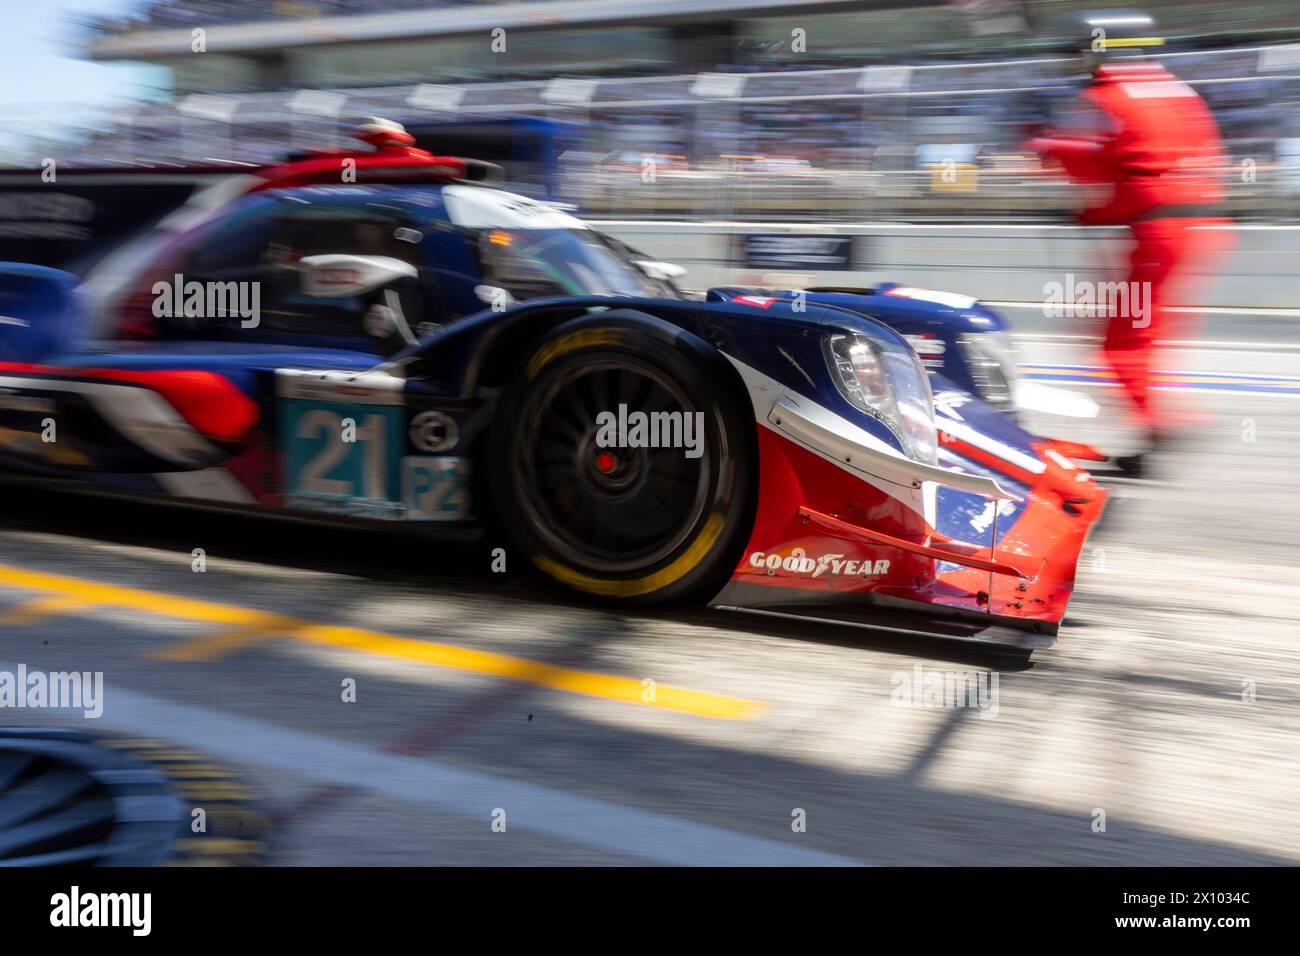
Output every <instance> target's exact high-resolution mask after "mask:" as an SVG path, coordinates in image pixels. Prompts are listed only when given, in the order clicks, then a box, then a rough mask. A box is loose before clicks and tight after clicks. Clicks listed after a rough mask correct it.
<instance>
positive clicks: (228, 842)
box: [173, 837, 266, 856]
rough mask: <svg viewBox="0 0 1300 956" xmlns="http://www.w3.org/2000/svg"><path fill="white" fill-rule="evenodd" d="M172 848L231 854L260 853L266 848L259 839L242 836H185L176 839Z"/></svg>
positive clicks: (195, 851)
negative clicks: (181, 838) (182, 838)
mask: <svg viewBox="0 0 1300 956" xmlns="http://www.w3.org/2000/svg"><path fill="white" fill-rule="evenodd" d="M173 848H174V849H177V850H181V851H183V852H187V853H198V854H214V853H229V854H231V855H232V856H238V855H243V854H248V853H261V852H262V851H263V850H265V849H266V847H265V846H264V845H263V844H262V843H261V842H260V841H258V840H249V839H246V838H244V837H187V838H186V839H184V840H177V841H176V842H175V843H174V844H173Z"/></svg>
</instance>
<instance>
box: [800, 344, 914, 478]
mask: <svg viewBox="0 0 1300 956" xmlns="http://www.w3.org/2000/svg"><path fill="white" fill-rule="evenodd" d="M824 344H825V350H826V363H827V365H829V366H830V370H831V377H832V378H834V379H835V385H836V387H837V388H839V390H840V394H841V395H843V396H844V397H845V399H847V400H848V402H849V404H851V405H852V406H853V407H855V408H857V409H860V410H861V411H864V412H866V413H867V414H868V415H870V416H871V417H872V418H875V419H876V420H877V421H879V422H882V423H883V424H884V425H885V426H886V427H888V428H889V430H890V431H891V432H892V433H893V434H894V436H895V437H896V438H897V439H898V440H899V442H900V443H901V444H902V446H903V449H904V451H905V452H906V453H907V456H908V457H909V458H911V459H912V460H913V461H921V462H925V463H926V464H930V465H933V464H935V462H936V461H937V460H938V448H937V441H936V436H935V427H934V397H933V396H932V395H931V394H930V377H929V376H928V375H927V374H926V372H925V369H924V368H923V367H922V366H921V361H920V359H918V358H917V357H916V353H915V352H914V351H912V349H911V348H909V347H908V346H906V345H903V344H902V343H893V342H881V341H877V340H876V339H872V338H868V337H866V336H863V335H852V334H848V333H834V334H831V335H828V336H826V338H825V340H824Z"/></svg>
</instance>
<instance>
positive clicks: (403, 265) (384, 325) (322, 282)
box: [298, 253, 420, 358]
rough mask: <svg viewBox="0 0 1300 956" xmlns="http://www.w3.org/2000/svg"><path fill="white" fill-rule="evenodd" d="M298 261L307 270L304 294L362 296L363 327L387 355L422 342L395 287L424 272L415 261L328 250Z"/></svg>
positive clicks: (334, 297)
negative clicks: (413, 329)
mask: <svg viewBox="0 0 1300 956" xmlns="http://www.w3.org/2000/svg"><path fill="white" fill-rule="evenodd" d="M298 264H299V265H300V266H301V267H302V269H303V273H302V291H303V294H305V295H309V296H314V297H316V298H321V299H342V298H351V297H353V296H356V297H359V298H361V300H362V301H363V302H364V303H365V311H364V314H363V316H362V320H361V325H362V328H363V329H364V330H365V333H366V335H367V336H369V337H370V339H371V340H372V341H373V342H374V343H375V347H376V348H377V349H378V351H379V352H380V354H382V355H383V356H384V357H385V358H388V357H389V356H391V355H395V354H396V353H398V352H400V351H402V349H404V348H406V347H407V346H410V345H414V344H415V343H416V342H417V341H418V340H417V338H416V336H415V333H414V332H412V331H411V325H410V323H409V322H408V321H407V318H406V315H405V314H404V313H403V311H402V300H401V296H399V295H398V293H397V290H396V289H395V288H394V286H395V285H396V284H397V283H398V282H401V281H402V280H403V279H414V278H418V277H419V274H420V271H419V270H418V269H417V268H416V267H415V266H413V265H411V263H409V262H403V261H402V260H401V259H394V258H393V257H391V256H360V255H352V254H349V253H327V254H323V255H315V256H303V257H302V258H301V259H300V260H298Z"/></svg>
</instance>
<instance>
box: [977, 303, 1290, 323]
mask: <svg viewBox="0 0 1300 956" xmlns="http://www.w3.org/2000/svg"><path fill="white" fill-rule="evenodd" d="M980 302H981V303H982V304H983V305H992V306H996V307H997V308H999V309H1039V310H1043V309H1047V308H1051V306H1044V304H1043V303H1042V302H1011V301H1008V300H1005V299H980ZM1168 311H1170V312H1184V313H1187V314H1189V315H1268V316H1282V317H1283V318H1287V319H1300V309H1270V308H1264V307H1262V306H1260V307H1256V306H1218V305H1203V306H1190V305H1171V306H1168ZM1044 317H1045V318H1051V316H1047V315H1045V316H1044ZM1082 318H1083V319H1085V320H1087V319H1104V318H1105V316H1101V315H1094V316H1083V317H1082Z"/></svg>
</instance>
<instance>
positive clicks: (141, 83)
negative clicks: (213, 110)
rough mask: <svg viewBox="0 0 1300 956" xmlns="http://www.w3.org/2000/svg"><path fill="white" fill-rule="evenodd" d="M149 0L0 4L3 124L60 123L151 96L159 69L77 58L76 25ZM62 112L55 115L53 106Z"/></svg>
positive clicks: (8, 0) (7, 0) (3, 0)
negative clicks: (23, 119)
mask: <svg viewBox="0 0 1300 956" xmlns="http://www.w3.org/2000/svg"><path fill="white" fill-rule="evenodd" d="M145 2H146V0H0V90H3V93H2V94H0V122H3V121H4V120H6V119H10V120H12V118H13V117H14V116H15V114H19V115H22V114H30V115H31V116H33V117H48V118H49V119H50V121H51V122H55V123H57V122H60V121H63V120H66V119H67V118H69V117H70V114H71V113H72V112H73V111H74V110H90V109H95V108H99V107H102V106H103V105H106V104H109V103H113V102H120V101H121V100H123V99H125V98H128V97H135V96H140V95H147V92H148V90H149V89H150V86H151V84H154V83H156V82H158V72H157V70H156V69H155V68H149V67H143V66H133V65H130V64H106V63H94V62H91V61H89V60H85V59H80V58H78V57H76V56H75V55H74V53H75V50H74V45H73V41H74V40H75V38H76V37H77V36H78V32H79V31H77V30H76V29H75V27H74V23H75V21H78V20H80V21H83V22H84V21H87V20H89V19H92V18H94V17H99V16H119V15H121V14H123V13H129V12H131V11H132V10H136V9H139V8H140V7H141V6H143V5H144V3H145ZM56 105H57V106H62V107H64V111H63V112H60V111H57V110H55V111H51V109H50V108H51V107H53V106H56Z"/></svg>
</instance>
